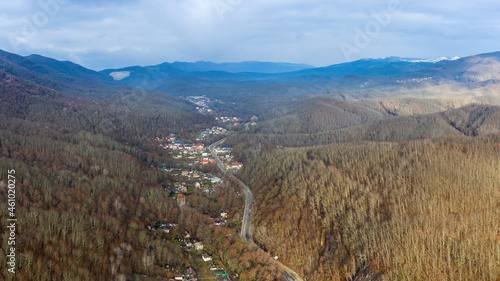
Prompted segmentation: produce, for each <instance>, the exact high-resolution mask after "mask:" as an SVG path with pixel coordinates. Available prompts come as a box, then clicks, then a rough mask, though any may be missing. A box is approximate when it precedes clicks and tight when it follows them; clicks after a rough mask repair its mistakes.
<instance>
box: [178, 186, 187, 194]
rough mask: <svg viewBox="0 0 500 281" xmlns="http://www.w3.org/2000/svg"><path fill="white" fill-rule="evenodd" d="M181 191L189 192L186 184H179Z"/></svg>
mask: <svg viewBox="0 0 500 281" xmlns="http://www.w3.org/2000/svg"><path fill="white" fill-rule="evenodd" d="M179 191H180V192H181V193H187V192H188V190H187V187H186V186H185V185H181V186H179Z"/></svg>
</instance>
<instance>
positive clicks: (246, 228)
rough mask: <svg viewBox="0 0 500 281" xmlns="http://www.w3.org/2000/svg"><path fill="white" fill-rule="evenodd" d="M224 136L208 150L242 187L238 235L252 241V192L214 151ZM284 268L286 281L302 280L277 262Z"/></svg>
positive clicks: (228, 174) (223, 169) (218, 164)
mask: <svg viewBox="0 0 500 281" xmlns="http://www.w3.org/2000/svg"><path fill="white" fill-rule="evenodd" d="M225 140H226V138H223V139H221V140H219V141H217V142H214V143H213V144H211V145H210V146H209V147H208V149H209V150H210V153H211V154H212V156H213V157H214V159H215V161H216V162H217V166H219V169H220V170H221V171H222V173H224V174H225V175H226V176H227V177H228V178H231V179H233V180H234V181H235V182H237V183H238V184H239V185H240V186H241V188H242V189H243V193H244V194H245V210H244V213H243V221H242V223H241V233H240V236H241V238H243V239H245V240H246V241H247V244H251V243H253V242H254V241H253V239H252V233H251V232H250V227H251V223H252V220H251V217H252V214H251V210H252V205H253V199H254V197H253V193H252V191H251V190H250V188H249V187H248V186H247V185H246V184H244V183H243V182H242V181H241V180H239V179H238V178H237V177H235V176H234V175H233V174H231V173H229V172H228V169H227V167H226V165H224V163H222V161H220V159H219V156H218V155H217V153H216V152H215V147H217V146H220V145H221V144H222V143H223V142H224V141H225ZM278 263H279V264H280V265H281V266H282V267H283V269H284V274H283V275H284V277H285V278H286V280H287V281H303V280H304V279H302V278H301V277H300V276H299V275H298V274H297V273H296V272H294V271H293V270H291V269H290V268H288V267H286V266H285V265H283V264H282V263H280V262H278Z"/></svg>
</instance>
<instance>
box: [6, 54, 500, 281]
mask: <svg viewBox="0 0 500 281" xmlns="http://www.w3.org/2000/svg"><path fill="white" fill-rule="evenodd" d="M499 58H500V57H499V55H498V53H489V54H481V55H476V56H470V57H464V58H453V59H448V60H446V59H445V60H440V61H431V60H416V59H402V58H395V57H391V58H386V59H364V60H359V61H354V62H351V63H345V64H340V65H332V66H329V67H321V68H315V67H312V66H310V65H304V64H286V63H260V62H244V63H228V64H215V63H208V62H199V63H181V62H174V63H163V64H159V65H155V66H147V67H139V66H135V67H126V68H121V69H108V70H103V71H100V72H97V71H93V70H90V69H86V68H84V67H82V66H79V65H77V64H74V63H71V62H62V61H57V60H54V59H50V58H46V57H42V56H38V55H31V56H25V57H23V56H19V55H15V54H11V53H7V52H3V51H0V106H1V111H0V118H1V119H0V158H2V161H1V164H0V166H1V170H2V171H8V170H12V169H15V171H16V179H17V181H18V184H17V190H18V194H17V197H16V198H17V200H18V201H17V205H16V214H17V216H18V225H17V226H18V232H17V235H18V236H17V239H18V240H17V241H18V243H19V244H20V245H22V247H19V248H18V250H17V251H18V252H17V257H18V263H17V265H18V266H17V268H16V270H17V275H16V278H17V279H13V277H12V275H9V272H8V271H7V268H6V267H5V265H6V261H7V257H6V254H5V253H6V252H5V251H0V261H1V264H3V267H2V268H1V270H0V278H1V279H3V280H144V281H145V280H172V279H173V280H176V278H177V280H182V278H184V279H186V280H195V279H198V280H205V279H207V280H242V281H245V280H498V278H499V276H500V275H499V274H500V264H499V263H498V262H497V261H499V260H500V256H499V251H498V249H499V247H500V240H499V238H500V233H499V229H500V225H499V221H498V217H500V205H499V202H500V178H499V177H498V175H499V174H500V173H499V171H498V167H500V163H499V159H500V155H499V151H500V94H499V93H500V92H499V88H498V87H499V85H500V77H498V71H497V70H498V69H499V65H500V62H499ZM145 85H148V86H147V87H146V86H145ZM4 179H5V177H4V174H2V179H1V181H0V193H1V194H2V195H6V194H7V188H6V186H7V182H6V181H5V180H4ZM7 211H8V210H7V208H6V205H1V207H0V215H1V216H2V218H4V217H6V216H7ZM2 224H3V226H6V225H5V224H6V220H4V219H2ZM4 230H5V231H3V232H2V236H1V237H0V244H1V245H2V249H3V250H5V249H7V248H6V246H7V239H6V238H7V235H9V234H8V233H7V230H8V229H7V228H5V227H4ZM285 265H286V266H285ZM9 278H10V279H9ZM179 278H180V279H179Z"/></svg>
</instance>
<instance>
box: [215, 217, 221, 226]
mask: <svg viewBox="0 0 500 281" xmlns="http://www.w3.org/2000/svg"><path fill="white" fill-rule="evenodd" d="M214 225H215V226H220V225H221V222H220V219H219V218H215V219H214Z"/></svg>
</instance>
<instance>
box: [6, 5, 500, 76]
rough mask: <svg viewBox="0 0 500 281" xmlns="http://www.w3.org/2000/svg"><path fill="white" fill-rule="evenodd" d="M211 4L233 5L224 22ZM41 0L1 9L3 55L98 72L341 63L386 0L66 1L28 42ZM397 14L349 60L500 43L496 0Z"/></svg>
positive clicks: (464, 51) (465, 50)
mask: <svg viewBox="0 0 500 281" xmlns="http://www.w3.org/2000/svg"><path fill="white" fill-rule="evenodd" d="M45 1H58V0H45ZM214 1H222V2H223V3H226V5H229V6H226V8H227V7H229V8H228V9H226V10H225V12H224V13H223V17H219V16H220V11H219V14H218V13H217V11H216V9H215V8H214V5H213V3H214ZM37 2H38V1H27V0H23V1H2V2H1V3H0V11H2V12H1V13H2V14H1V15H0V37H2V39H1V40H0V49H4V50H7V51H13V52H18V53H21V54H25V55H27V54H30V53H40V54H42V55H47V56H52V57H55V58H58V59H71V60H75V61H77V62H81V63H83V64H84V65H85V66H88V67H91V68H96V69H101V68H106V67H110V68H114V67H122V66H127V65H137V64H140V65H147V64H157V63H161V62H163V61H175V60H178V61H197V60H212V61H219V62H220V61H243V60H266V61H290V62H303V63H310V64H314V65H319V66H321V65H328V64H333V63H338V62H343V61H345V57H344V56H343V55H342V53H341V52H340V49H339V45H340V44H341V43H342V42H349V41H350V40H351V41H352V40H353V37H354V36H355V28H361V29H362V28H364V27H365V25H366V24H367V22H369V21H370V20H372V18H371V15H372V14H374V13H377V12H378V11H380V10H382V9H386V8H387V5H388V3H389V0H384V1H381V0H374V1H368V0H360V1H356V2H355V3H353V2H352V1H349V2H348V1H331V0H273V1H264V0H167V1H165V0H124V1H116V0H115V1H105V2H104V1H95V0H90V1H85V3H83V2H77V1H71V0H69V1H68V4H67V5H61V6H60V9H59V11H58V12H57V13H56V14H55V15H50V16H49V17H48V20H47V22H46V23H45V24H43V25H41V26H39V25H37V26H36V27H37V31H36V32H33V33H31V34H29V36H26V32H25V31H26V28H27V26H28V25H27V23H26V22H27V21H28V22H29V21H33V16H34V15H36V14H37V13H40V12H43V11H44V10H43V9H42V8H41V7H40V6H39V5H37ZM20 3H22V4H20ZM219 3H220V2H219ZM401 8H402V11H401V12H397V13H394V14H393V17H392V20H391V23H390V24H389V25H388V26H387V27H384V28H383V29H381V31H380V34H378V36H377V37H376V38H373V40H371V42H370V44H369V45H368V46H367V47H366V48H364V49H363V50H361V52H360V53H359V54H356V56H354V57H353V59H354V58H362V57H384V56H391V55H399V56H406V57H424V58H426V57H438V56H454V55H458V56H465V55H471V54H475V53H480V52H484V51H492V48H496V46H499V44H498V43H500V42H499V41H500V39H497V38H500V36H499V35H500V34H499V30H500V29H499V26H500V21H499V20H498V19H497V17H498V16H497V15H496V12H495V11H498V9H499V8H500V4H498V3H497V2H495V1H486V0H479V1H475V2H470V1H464V0H455V1H450V0H443V1H434V0H433V1H430V0H421V1H409V0H401ZM39 20H41V19H39ZM9 36H10V38H11V40H8V39H7V38H9ZM12 38H13V39H12ZM14 39H15V40H14ZM13 40H14V43H15V44H14V45H16V46H13V44H12V41H13Z"/></svg>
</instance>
